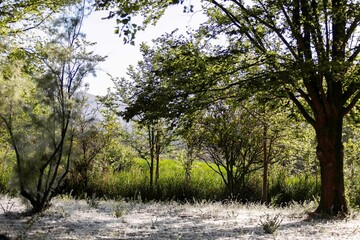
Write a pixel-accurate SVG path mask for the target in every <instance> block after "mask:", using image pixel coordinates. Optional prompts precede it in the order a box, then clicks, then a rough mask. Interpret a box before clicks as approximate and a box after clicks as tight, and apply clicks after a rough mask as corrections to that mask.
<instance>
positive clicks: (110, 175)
mask: <svg viewBox="0 0 360 240" xmlns="http://www.w3.org/2000/svg"><path fill="white" fill-rule="evenodd" d="M0 170H1V173H0V176H1V178H0V183H1V184H0V189H2V192H9V191H11V189H10V188H9V186H8V185H7V182H8V178H9V169H6V168H4V167H2V166H1V167H0ZM160 171H161V175H160V179H159V182H158V185H156V186H155V191H154V192H153V193H151V192H150V190H149V184H148V182H149V181H148V179H149V176H148V166H147V164H146V162H145V161H144V160H141V159H136V160H134V163H133V165H132V166H131V168H130V169H129V170H127V171H120V172H114V171H113V170H112V169H108V170H107V171H104V172H94V173H93V175H92V176H91V178H90V181H89V189H91V192H90V191H89V192H87V193H86V192H84V193H83V195H79V196H74V197H80V198H81V197H85V194H86V195H87V196H91V195H92V194H94V193H95V194H96V196H97V197H102V198H111V199H119V198H125V199H129V200H142V201H146V200H152V199H155V200H162V201H163V200H164V201H166V200H178V201H189V202H191V201H193V200H200V201H201V200H210V201H225V200H228V196H227V195H226V191H225V186H224V183H223V181H222V179H221V177H220V176H219V175H217V174H214V172H213V170H212V169H211V168H209V167H208V166H207V165H206V164H205V163H204V162H194V164H193V170H192V172H191V181H190V184H189V185H188V186H186V185H185V181H184V176H185V170H184V169H183V167H182V166H181V163H180V162H179V161H177V160H170V159H166V160H162V161H161V167H160ZM274 172H276V173H274V174H271V177H270V188H269V192H270V195H271V200H272V201H271V203H272V204H285V203H290V202H292V201H299V202H302V201H311V200H316V199H317V197H318V191H319V187H320V186H319V179H316V176H313V175H305V174H299V175H296V176H295V175H294V176H289V175H287V174H286V170H285V169H282V168H281V167H277V168H276V169H274ZM261 184H262V183H261V172H256V173H254V174H252V175H251V176H249V177H248V179H247V180H246V189H244V190H243V195H242V196H240V199H239V200H242V201H244V202H245V201H253V202H260V200H261ZM68 187H70V186H68ZM72 187H76V186H72ZM72 190H73V189H71V188H69V189H66V191H65V192H64V193H66V194H71V193H73V191H72ZM359 197H360V196H358V195H356V196H355V195H354V196H353V197H352V199H355V198H357V200H358V199H359ZM353 203H354V204H359V203H358V202H353Z"/></svg>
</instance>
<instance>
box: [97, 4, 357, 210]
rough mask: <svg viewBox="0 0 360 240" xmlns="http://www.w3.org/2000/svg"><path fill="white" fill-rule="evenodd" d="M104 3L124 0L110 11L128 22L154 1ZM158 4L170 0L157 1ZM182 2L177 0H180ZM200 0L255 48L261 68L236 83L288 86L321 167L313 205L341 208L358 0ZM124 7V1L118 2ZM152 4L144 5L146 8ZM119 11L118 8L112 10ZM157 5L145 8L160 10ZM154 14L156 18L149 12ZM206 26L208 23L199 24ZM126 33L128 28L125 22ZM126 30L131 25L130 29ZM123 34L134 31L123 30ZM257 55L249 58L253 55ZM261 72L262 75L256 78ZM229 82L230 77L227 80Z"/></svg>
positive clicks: (232, 34) (231, 34) (236, 39)
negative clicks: (345, 122)
mask: <svg viewBox="0 0 360 240" xmlns="http://www.w3.org/2000/svg"><path fill="white" fill-rule="evenodd" d="M99 2H101V3H102V5H101V6H102V7H104V6H105V7H107V6H110V5H106V4H104V2H106V3H109V2H112V3H113V5H112V7H117V6H119V7H122V8H119V9H117V12H113V14H112V16H116V17H118V18H119V19H120V20H123V19H125V18H127V19H128V20H127V21H118V22H119V23H121V24H125V25H126V26H129V24H130V22H131V21H130V20H131V16H132V15H133V14H136V13H139V12H141V13H144V12H145V11H146V10H147V9H150V10H151V9H152V8H151V7H154V6H155V7H159V6H158V5H159V4H158V5H154V3H151V4H150V3H148V1H144V2H137V1H136V4H133V2H132V1H125V0H124V1H120V0H119V1H104V0H103V1H99ZM163 2H165V3H163V4H162V7H164V8H165V7H166V6H168V5H169V4H170V3H172V2H179V1H163ZM181 2H183V1H181ZM201 2H208V3H209V4H204V5H203V8H206V10H207V14H208V15H209V17H210V19H211V20H210V21H212V23H210V24H209V25H208V26H211V25H213V26H214V24H215V25H216V26H217V30H216V32H217V33H225V34H226V36H228V38H229V39H230V40H231V42H230V45H234V44H235V43H236V44H237V46H238V48H239V49H245V47H246V46H247V45H249V46H251V49H250V48H249V47H246V50H247V52H246V53H245V54H249V53H251V54H253V56H255V57H256V60H257V64H258V65H259V67H261V68H260V69H261V70H260V71H259V72H257V74H256V75H255V74H243V75H242V80H243V81H239V82H238V83H240V82H245V81H246V80H251V81H256V80H262V84H260V81H258V82H259V85H267V86H271V87H272V88H273V90H278V91H279V92H281V93H286V94H287V96H288V98H290V99H291V100H292V101H293V103H294V104H295V105H296V107H297V108H298V110H299V111H300V113H301V114H302V115H303V116H304V118H305V119H306V121H308V122H309V123H310V124H311V125H312V126H313V128H314V129H315V132H316V139H317V148H316V153H317V158H318V160H319V162H320V168H321V196H320V203H319V206H318V208H317V212H321V213H327V214H332V215H335V214H338V213H340V212H343V213H346V212H347V211H348V206H347V202H346V198H345V189H344V174H343V159H344V156H343V152H344V149H343V143H342V132H343V119H344V117H345V115H347V114H348V113H349V112H350V111H351V110H352V109H353V107H354V106H355V105H356V104H357V102H358V100H359V98H360V78H359V72H360V67H359V52H360V43H359V42H360V39H359V38H360V36H359V34H360V33H359V32H360V30H359V28H360V27H359V23H360V2H359V1H356V0H332V1H318V0H293V1H286V0H255V1H246V2H244V1H241V0H228V1H225V0H224V1H221V0H211V1H201ZM124 6H126V8H124ZM149 6H150V8H148V7H149ZM117 13H119V14H117ZM161 13H162V12H150V13H149V14H148V15H147V16H149V15H155V16H158V14H161ZM155 19H157V18H155ZM204 29H205V30H206V29H209V28H204ZM125 30H128V31H127V32H126V31H125V32H124V34H125V35H126V34H128V32H129V29H125ZM130 30H131V29H130ZM128 36H131V37H132V36H133V35H129V34H128ZM254 59H255V58H254ZM260 75H261V77H260ZM232 84H234V83H232Z"/></svg>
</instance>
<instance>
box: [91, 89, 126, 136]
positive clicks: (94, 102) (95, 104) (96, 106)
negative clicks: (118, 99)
mask: <svg viewBox="0 0 360 240" xmlns="http://www.w3.org/2000/svg"><path fill="white" fill-rule="evenodd" d="M85 98H86V99H87V104H88V108H87V109H85V111H86V113H87V114H90V113H92V112H95V118H96V119H98V120H99V121H101V120H103V116H102V115H101V113H100V110H101V109H104V106H103V105H102V103H101V102H100V101H99V100H98V99H97V96H95V95H93V94H90V93H85ZM119 110H120V111H125V106H122V107H120V108H119ZM120 122H121V125H122V126H123V127H126V128H127V129H129V130H131V124H130V123H127V122H126V121H125V120H123V119H122V118H120Z"/></svg>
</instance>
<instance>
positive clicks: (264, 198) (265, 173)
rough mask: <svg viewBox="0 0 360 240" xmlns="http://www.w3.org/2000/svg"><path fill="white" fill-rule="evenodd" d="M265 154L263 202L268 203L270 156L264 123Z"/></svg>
mask: <svg viewBox="0 0 360 240" xmlns="http://www.w3.org/2000/svg"><path fill="white" fill-rule="evenodd" d="M263 154H264V171H263V187H262V203H266V204H267V203H268V164H269V161H268V156H267V126H266V124H264V132H263Z"/></svg>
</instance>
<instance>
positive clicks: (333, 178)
mask: <svg viewBox="0 0 360 240" xmlns="http://www.w3.org/2000/svg"><path fill="white" fill-rule="evenodd" d="M342 125H343V118H342V116H341V114H336V115H332V116H326V115H320V114H318V115H317V121H316V123H315V131H316V137H317V142H318V146H317V149H316V154H317V158H318V159H319V161H320V173H321V195H320V203H319V206H318V208H317V210H316V212H318V213H324V214H330V215H337V214H339V213H347V212H348V207H347V202H346V198H345V188H344V173H343V160H344V154H343V144H342V139H341V137H342Z"/></svg>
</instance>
